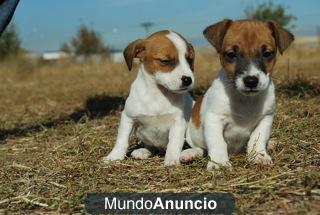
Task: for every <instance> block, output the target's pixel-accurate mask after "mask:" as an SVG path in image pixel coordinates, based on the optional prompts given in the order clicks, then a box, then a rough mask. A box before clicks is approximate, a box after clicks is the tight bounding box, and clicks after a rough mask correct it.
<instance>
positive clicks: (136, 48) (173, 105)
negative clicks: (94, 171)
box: [104, 31, 194, 166]
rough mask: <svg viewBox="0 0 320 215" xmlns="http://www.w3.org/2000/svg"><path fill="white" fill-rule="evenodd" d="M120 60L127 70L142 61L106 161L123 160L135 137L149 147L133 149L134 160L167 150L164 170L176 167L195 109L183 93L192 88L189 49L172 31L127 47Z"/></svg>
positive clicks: (187, 44) (190, 51) (191, 63)
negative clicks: (132, 137) (151, 148)
mask: <svg viewBox="0 0 320 215" xmlns="http://www.w3.org/2000/svg"><path fill="white" fill-rule="evenodd" d="M124 58H125V60H126V63H127V66H128V68H129V70H131V68H132V64H133V59H134V58H139V59H140V67H139V71H138V75H137V78H136V79H135V81H134V82H133V83H132V86H131V90H130V94H129V97H128V99H127V101H126V104H125V107H124V110H123V112H122V114H121V121H120V126H119V129H118V137H117V141H116V144H115V146H114V148H113V149H112V151H111V153H110V154H109V155H108V156H106V157H105V158H104V160H105V161H110V160H122V159H124V157H125V155H126V152H127V149H128V146H129V143H128V140H129V136H130V133H131V132H134V133H135V134H136V136H137V137H138V138H139V139H140V140H141V141H142V142H143V143H144V144H145V145H146V146H147V147H145V148H140V149H136V150H134V151H133V152H132V153H131V156H132V157H134V158H136V159H146V158H148V157H150V156H151V155H152V153H151V151H150V150H149V149H150V147H148V146H152V147H157V148H160V149H166V154H165V159H164V164H165V165H166V166H170V165H178V164H179V163H180V162H179V156H180V152H181V150H182V147H183V144H184V135H185V130H186V125H187V123H186V122H187V121H188V120H189V118H190V116H191V112H192V104H193V100H192V97H191V96H190V95H189V93H188V92H187V91H188V90H190V89H191V88H192V86H193V83H194V77H193V63H194V49H193V47H192V45H190V44H189V43H188V42H187V41H186V40H185V39H184V38H183V37H182V36H181V35H179V34H177V33H175V32H172V31H159V32H156V33H154V34H152V35H151V36H149V37H148V38H146V39H139V40H136V41H134V42H132V43H130V44H129V45H128V47H127V48H126V49H125V50H124Z"/></svg>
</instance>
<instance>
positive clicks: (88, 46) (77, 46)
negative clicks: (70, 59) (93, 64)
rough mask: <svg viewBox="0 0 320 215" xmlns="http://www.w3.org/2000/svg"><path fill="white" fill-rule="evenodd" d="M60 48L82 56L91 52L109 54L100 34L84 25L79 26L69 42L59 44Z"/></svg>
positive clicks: (108, 49)
mask: <svg viewBox="0 0 320 215" xmlns="http://www.w3.org/2000/svg"><path fill="white" fill-rule="evenodd" d="M60 50H61V51H65V52H68V53H74V54H75V55H84V56H88V55H92V54H102V55H109V53H110V48H109V47H108V46H106V45H105V44H104V42H103V40H102V38H101V36H100V34H99V33H98V32H96V31H94V30H91V29H89V28H88V27H86V26H85V25H81V26H80V27H79V29H78V31H77V35H76V36H75V37H74V38H73V39H71V41H70V43H69V44H67V43H63V44H61V46H60Z"/></svg>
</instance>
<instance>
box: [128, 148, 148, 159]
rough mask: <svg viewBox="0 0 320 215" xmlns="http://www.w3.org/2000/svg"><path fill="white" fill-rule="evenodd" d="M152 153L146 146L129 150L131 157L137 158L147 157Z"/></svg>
mask: <svg viewBox="0 0 320 215" xmlns="http://www.w3.org/2000/svg"><path fill="white" fill-rule="evenodd" d="M151 155H152V153H151V152H150V151H149V150H148V149H146V148H140V149H135V150H133V151H132V152H131V157H133V158H134V159H138V160H145V159H148V158H149V157H150V156H151Z"/></svg>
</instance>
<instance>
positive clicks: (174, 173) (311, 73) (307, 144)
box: [0, 48, 320, 214]
mask: <svg viewBox="0 0 320 215" xmlns="http://www.w3.org/2000/svg"><path fill="white" fill-rule="evenodd" d="M212 52H213V50H212V49H210V50H204V51H202V54H200V55H199V54H198V55H197V63H196V75H197V80H198V86H199V88H201V89H206V88H207V87H208V85H209V84H210V83H211V81H212V77H213V75H214V72H215V70H217V69H218V67H219V61H218V59H217V56H214V55H213V54H211V53H212ZM319 57H320V51H319V50H316V49H310V50H301V49H298V48H292V49H290V50H289V51H288V53H286V54H285V55H284V56H282V57H280V58H279V62H278V64H277V68H276V71H275V73H274V77H275V78H274V79H275V81H276V83H277V85H278V89H279V93H278V98H277V99H278V105H277V115H276V119H275V122H274V124H273V132H272V137H273V138H274V139H275V140H276V141H277V142H278V144H276V146H275V147H274V148H273V149H272V150H271V154H272V157H273V158H274V162H275V164H274V166H273V167H272V168H268V167H262V166H256V165H252V164H249V163H247V162H246V160H245V156H244V155H237V156H232V158H231V161H232V163H233V170H232V171H215V172H207V171H206V170H205V166H206V162H207V160H206V159H202V160H197V161H195V162H193V163H191V164H189V165H182V166H180V167H177V168H165V167H164V166H163V165H162V162H163V157H153V158H151V159H148V160H147V161H135V160H132V159H131V158H128V159H126V160H125V161H122V162H117V163H113V164H110V165H105V164H103V163H102V162H101V160H100V159H101V158H102V156H104V155H106V154H107V153H108V152H109V151H110V150H111V148H112V145H113V143H114V141H115V138H116V130H117V126H118V123H119V113H120V111H119V110H120V109H121V104H123V96H124V95H127V93H128V90H129V87H130V83H131V81H132V80H133V78H134V77H135V73H136V72H135V71H133V72H128V71H127V70H126V68H125V65H123V64H115V63H108V62H101V63H98V64H93V63H90V62H87V63H84V64H75V63H72V62H58V63H52V64H40V65H38V64H37V65H31V64H30V63H28V62H25V61H23V62H20V61H19V62H12V61H11V62H4V63H2V65H0V74H1V76H0V80H1V86H0V87H1V90H0V98H1V103H0V113H1V115H0V126H1V139H2V141H1V142H0V166H1V169H0V184H1V186H0V213H1V212H3V213H6V212H10V213H12V212H15V213H22V212H27V213H28V212H29V213H35V212H37V213H57V212H60V213H78V212H79V213H83V212H84V205H83V199H84V197H85V195H86V193H88V192H104V191H113V192H115V191H137V192H148V191H159V192H164V191H174V192H180V191H227V192H232V193H233V194H234V195H235V197H236V205H237V209H236V212H237V213H239V214H250V213H252V214H256V213H258V214H265V213H267V212H271V213H274V214H279V213H282V214H288V213H290V214H292V213H293V214H301V213H308V214H317V213H318V212H319V211H320V206H319V205H320V204H319V202H320V184H319V181H320V171H319V166H320V157H319V152H320V136H319V134H320V125H319V119H320V111H319V108H320V107H319V103H320V102H319V100H320V97H319V93H317V92H318V91H317V87H319V78H320V76H319V69H320V61H319ZM297 77H298V78H297ZM301 77H302V78H301ZM299 81H300V82H301V81H302V82H303V83H304V84H305V85H306V86H307V89H309V90H304V89H305V88H304V87H303V88H299V87H298V88H297V89H298V90H296V92H297V93H294V94H292V93H291V92H292V86H298V84H299ZM310 83H311V84H310ZM312 83H313V84H312ZM305 85H303V86H305ZM294 89H296V88H294ZM299 89H303V90H299ZM310 89H311V91H310ZM119 107H120V108H119ZM134 142H135V140H134V139H133V140H132V144H134Z"/></svg>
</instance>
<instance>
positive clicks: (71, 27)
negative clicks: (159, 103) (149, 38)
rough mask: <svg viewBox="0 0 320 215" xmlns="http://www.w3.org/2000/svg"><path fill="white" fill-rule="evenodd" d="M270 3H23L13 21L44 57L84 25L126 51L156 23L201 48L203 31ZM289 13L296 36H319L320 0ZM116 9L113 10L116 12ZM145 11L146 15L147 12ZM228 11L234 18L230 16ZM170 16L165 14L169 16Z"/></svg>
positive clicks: (291, 6)
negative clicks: (224, 20)
mask: <svg viewBox="0 0 320 215" xmlns="http://www.w3.org/2000/svg"><path fill="white" fill-rule="evenodd" d="M261 2H265V1H257V0H241V1H232V0H227V1H223V0H219V1H214V2H213V1H210V0H199V1H191V0H172V1H170V0H163V1H156V0H121V1H117V0H94V1H85V0H69V1H67V2H64V4H63V5H62V4H57V3H56V2H53V1H49V0H42V1H41V3H39V1H35V0H29V1H20V3H19V5H18V8H17V10H16V12H15V15H14V17H13V20H12V22H11V23H14V24H15V26H16V27H17V31H18V34H19V38H20V39H21V42H22V47H23V48H24V49H26V50H28V51H34V52H39V53H43V52H46V51H53V50H59V49H60V45H61V43H63V42H69V41H70V39H71V38H72V37H74V36H75V35H76V31H77V29H78V27H79V26H80V25H86V26H88V27H90V28H92V29H94V30H95V31H97V32H98V33H99V34H100V35H101V37H102V39H103V41H104V43H105V44H106V45H108V46H111V47H112V48H114V49H120V50H121V49H123V48H124V47H125V46H126V45H127V44H128V43H129V42H130V41H132V40H135V39H138V38H143V37H145V36H146V32H145V30H144V29H143V28H142V27H141V26H140V24H141V23H142V22H146V21H147V22H152V23H154V26H153V27H152V28H151V29H150V33H151V32H155V31H158V30H160V29H169V30H174V31H177V32H179V33H181V34H182V35H184V36H185V37H186V38H187V39H188V40H189V41H190V42H191V43H193V44H194V45H195V46H202V45H208V43H207V41H206V40H205V39H204V37H203V36H202V30H203V29H204V28H205V27H206V26H208V25H210V24H213V23H215V22H217V21H219V20H222V19H224V18H230V19H241V18H245V17H244V10H245V8H246V7H248V6H255V5H257V4H258V3H261ZM279 3H280V4H282V5H284V6H285V8H286V9H287V13H288V14H292V15H294V16H296V18H297V19H296V20H294V21H293V22H292V24H294V25H295V26H296V28H294V29H292V31H293V33H294V34H295V35H296V37H300V36H316V35H317V34H318V33H319V32H317V29H318V28H319V26H320V23H317V22H315V20H320V14H319V13H318V11H319V8H320V1H316V0H311V1H308V3H307V4H306V3H303V2H301V1H298V0H292V1H289V0H284V1H280V0H276V1H274V4H279ZM110 8H111V10H110ZM141 11H143V12H141ZM226 12H228V14H226ZM164 14H165V15H164Z"/></svg>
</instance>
